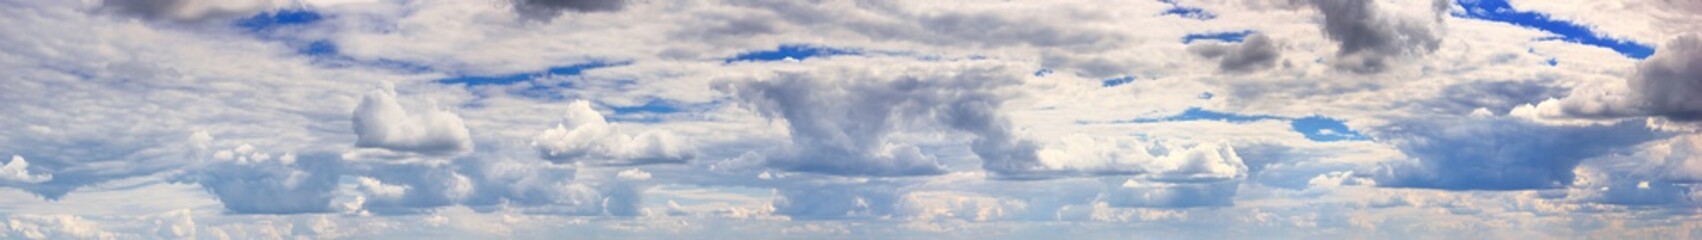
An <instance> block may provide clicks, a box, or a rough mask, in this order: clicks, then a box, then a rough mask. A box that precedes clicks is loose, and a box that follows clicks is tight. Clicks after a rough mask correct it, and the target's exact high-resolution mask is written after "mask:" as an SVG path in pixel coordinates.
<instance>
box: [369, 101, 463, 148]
mask: <svg viewBox="0 0 1702 240" xmlns="http://www.w3.org/2000/svg"><path fill="white" fill-rule="evenodd" d="M434 104H435V103H434ZM350 121H352V122H354V128H355V135H356V136H359V138H358V140H356V142H355V145H356V146H360V147H370V148H381V149H387V150H393V151H401V152H416V153H426V154H447V153H457V152H466V151H471V150H473V140H472V138H471V137H469V134H468V133H467V127H466V126H465V125H464V124H463V123H462V121H461V117H460V116H456V115H455V113H452V112H449V111H448V110H443V109H438V106H429V107H426V108H424V109H415V110H413V111H412V113H410V111H409V109H406V108H403V106H402V103H401V102H400V101H398V100H397V99H396V91H395V90H393V89H389V88H385V89H379V90H373V91H372V92H370V93H367V95H366V97H364V98H362V99H361V102H360V105H358V106H356V107H355V112H354V116H353V117H352V118H351V119H350Z"/></svg>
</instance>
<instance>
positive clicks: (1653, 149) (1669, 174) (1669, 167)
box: [1645, 134, 1702, 183]
mask: <svg viewBox="0 0 1702 240" xmlns="http://www.w3.org/2000/svg"><path fill="white" fill-rule="evenodd" d="M1645 151H1646V152H1647V153H1648V154H1649V156H1648V157H1649V158H1650V159H1651V160H1653V162H1655V163H1657V164H1652V165H1653V166H1655V169H1659V170H1656V175H1658V176H1660V177H1661V178H1662V179H1665V180H1667V181H1674V182H1693V183H1694V182H1702V135H1695V134H1691V135H1684V136H1678V137H1673V138H1671V139H1668V140H1666V141H1661V142H1657V143H1654V144H1651V145H1650V147H1649V148H1648V149H1646V150H1645Z"/></svg>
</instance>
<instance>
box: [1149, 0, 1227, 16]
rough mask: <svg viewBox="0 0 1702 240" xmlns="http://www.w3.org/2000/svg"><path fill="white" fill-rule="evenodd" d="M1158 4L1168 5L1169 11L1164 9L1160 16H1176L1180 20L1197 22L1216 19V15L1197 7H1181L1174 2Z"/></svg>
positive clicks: (1171, 0) (1164, 1)
mask: <svg viewBox="0 0 1702 240" xmlns="http://www.w3.org/2000/svg"><path fill="white" fill-rule="evenodd" d="M1158 2H1162V3H1165V4H1170V9H1165V10H1164V13H1163V14H1160V15H1176V16H1178V17H1182V18H1188V19H1198V20H1212V19H1215V18H1217V14H1212V13H1211V12H1207V11H1206V10H1205V9H1201V8H1197V7H1186V6H1182V4H1178V3H1176V0H1158Z"/></svg>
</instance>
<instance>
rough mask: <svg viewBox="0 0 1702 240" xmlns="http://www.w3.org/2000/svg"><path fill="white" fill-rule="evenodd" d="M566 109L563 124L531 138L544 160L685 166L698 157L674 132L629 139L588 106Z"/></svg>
mask: <svg viewBox="0 0 1702 240" xmlns="http://www.w3.org/2000/svg"><path fill="white" fill-rule="evenodd" d="M567 108H568V109H567V117H565V118H564V119H563V120H562V123H560V124H558V125H556V127H555V128H551V129H545V130H544V131H543V132H540V133H538V135H537V136H534V137H532V146H533V147H535V148H537V149H538V153H539V154H540V156H541V157H543V158H544V159H546V160H550V161H554V162H581V161H583V162H587V163H593V164H612V165H631V164H656V163H684V162H686V161H689V160H691V159H692V158H694V157H696V155H697V152H696V151H697V150H696V148H695V147H694V146H693V145H692V143H691V142H689V141H686V140H684V139H681V138H680V137H677V136H675V135H674V133H673V132H670V131H666V130H646V131H644V132H641V133H639V134H638V135H636V136H633V135H628V134H627V133H625V131H626V129H625V128H621V127H622V126H620V124H616V123H609V122H608V121H607V120H605V119H604V118H603V114H601V113H598V112H597V111H596V110H595V109H591V103H590V102H587V101H584V100H579V101H574V102H573V103H571V104H568V106H567Z"/></svg>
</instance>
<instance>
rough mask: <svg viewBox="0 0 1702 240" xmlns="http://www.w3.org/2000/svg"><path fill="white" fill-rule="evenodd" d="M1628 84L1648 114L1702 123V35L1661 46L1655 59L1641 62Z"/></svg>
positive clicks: (1675, 40)
mask: <svg viewBox="0 0 1702 240" xmlns="http://www.w3.org/2000/svg"><path fill="white" fill-rule="evenodd" d="M1628 83H1629V84H1630V85H1631V89H1632V91H1635V92H1636V94H1635V95H1636V96H1638V99H1641V100H1642V101H1641V105H1643V106H1645V110H1644V111H1645V112H1646V113H1647V114H1648V115H1651V116H1661V117H1666V118H1667V119H1672V120H1678V121H1699V120H1702V35H1695V34H1692V35H1686V36H1682V37H1679V38H1677V39H1674V40H1672V41H1669V42H1667V44H1665V45H1661V49H1660V51H1657V52H1656V53H1655V55H1654V56H1651V57H1649V59H1648V60H1644V61H1643V62H1639V63H1637V70H1636V73H1635V74H1633V75H1632V76H1631V78H1630V79H1629V81H1628Z"/></svg>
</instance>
